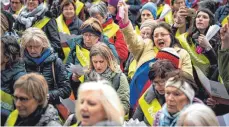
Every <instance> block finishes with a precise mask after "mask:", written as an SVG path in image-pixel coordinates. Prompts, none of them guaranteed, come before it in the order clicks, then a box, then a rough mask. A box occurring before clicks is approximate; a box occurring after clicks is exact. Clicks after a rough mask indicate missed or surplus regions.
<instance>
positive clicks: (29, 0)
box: [28, 0, 38, 2]
mask: <svg viewBox="0 0 229 127" xmlns="http://www.w3.org/2000/svg"><path fill="white" fill-rule="evenodd" d="M36 1H38V0H28V2H36Z"/></svg>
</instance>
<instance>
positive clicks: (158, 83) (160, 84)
mask: <svg viewBox="0 0 229 127" xmlns="http://www.w3.org/2000/svg"><path fill="white" fill-rule="evenodd" d="M153 85H155V86H164V85H165V80H160V81H153Z"/></svg>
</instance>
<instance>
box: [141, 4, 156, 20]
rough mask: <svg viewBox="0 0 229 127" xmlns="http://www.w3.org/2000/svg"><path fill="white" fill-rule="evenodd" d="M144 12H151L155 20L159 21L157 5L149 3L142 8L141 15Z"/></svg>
mask: <svg viewBox="0 0 229 127" xmlns="http://www.w3.org/2000/svg"><path fill="white" fill-rule="evenodd" d="M143 10H148V11H150V12H151V13H152V15H153V18H154V19H157V5H156V4H154V3H152V2H148V3H146V4H145V5H144V6H143V7H142V9H141V13H142V11H143Z"/></svg>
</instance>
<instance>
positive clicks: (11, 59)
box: [1, 35, 20, 67]
mask: <svg viewBox="0 0 229 127" xmlns="http://www.w3.org/2000/svg"><path fill="white" fill-rule="evenodd" d="M1 47H2V49H1V50H2V52H3V54H4V56H5V57H7V58H8V62H7V63H6V67H10V66H11V65H12V64H13V63H15V62H17V61H18V60H19V59H20V45H19V44H18V42H17V39H16V38H15V37H14V36H9V35H7V36H3V37H1Z"/></svg>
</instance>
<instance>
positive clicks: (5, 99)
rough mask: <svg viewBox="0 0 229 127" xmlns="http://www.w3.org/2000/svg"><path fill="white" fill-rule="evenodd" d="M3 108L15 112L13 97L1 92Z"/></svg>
mask: <svg viewBox="0 0 229 127" xmlns="http://www.w3.org/2000/svg"><path fill="white" fill-rule="evenodd" d="M1 108H3V109H7V110H9V111H13V109H14V107H13V97H12V95H10V94H8V93H6V92H4V91H3V90H1Z"/></svg>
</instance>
